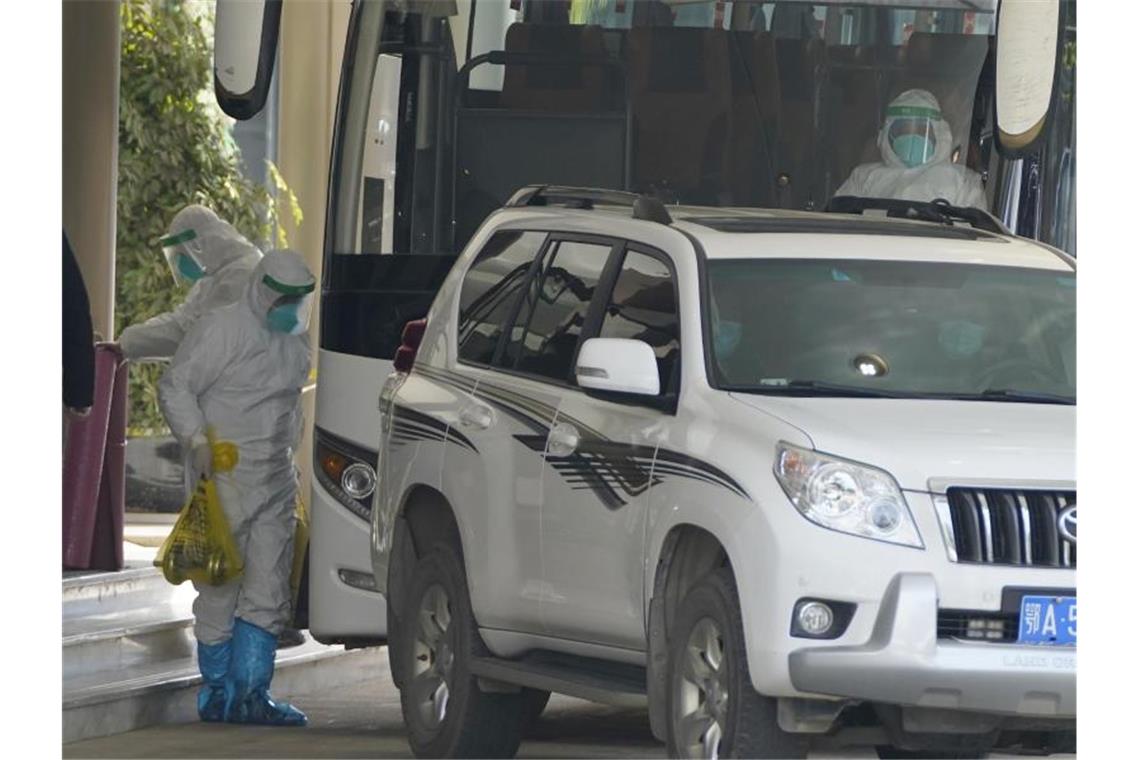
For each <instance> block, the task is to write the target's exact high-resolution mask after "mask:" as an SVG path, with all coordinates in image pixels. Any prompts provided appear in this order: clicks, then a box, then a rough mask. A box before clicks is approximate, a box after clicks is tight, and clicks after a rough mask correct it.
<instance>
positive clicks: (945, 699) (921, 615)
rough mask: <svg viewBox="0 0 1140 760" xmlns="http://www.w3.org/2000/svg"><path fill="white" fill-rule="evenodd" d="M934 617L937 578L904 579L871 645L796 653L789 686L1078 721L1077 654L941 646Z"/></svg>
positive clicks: (895, 583) (890, 596)
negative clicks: (1074, 718)
mask: <svg viewBox="0 0 1140 760" xmlns="http://www.w3.org/2000/svg"><path fill="white" fill-rule="evenodd" d="M937 616H938V589H937V586H936V585H935V582H934V577H933V576H932V575H929V574H925V573H900V574H898V575H896V576H895V577H894V578H893V579H892V581H891V584H890V586H889V587H888V589H887V593H886V595H885V597H884V598H883V604H882V606H881V607H880V609H879V615H878V617H877V618H876V620H875V626H874V629H873V631H872V634H871V638H870V639H869V640H868V642H867V643H866V644H862V645H859V646H834V647H827V646H824V647H815V648H810V649H799V650H797V651H795V652H792V653H791V654H790V655H789V660H788V667H789V671H790V676H791V680H792V684H793V685H794V686H795V688H796V689H798V690H800V691H803V692H811V693H815V694H827V695H832V696H837V697H847V698H850V699H860V700H869V701H872V702H882V703H888V704H896V705H915V706H919V707H931V708H943V709H951V710H965V711H973V712H986V713H997V714H1004V715H1017V716H1026V717H1030V716H1032V717H1049V718H1073V717H1076V713H1077V653H1076V649H1075V648H1073V649H1070V648H1055V647H1043V646H1019V645H1012V644H994V643H982V642H978V643H972V642H963V641H954V640H948V639H942V640H939V639H938V637H937V632H936V625H935V621H936V620H937Z"/></svg>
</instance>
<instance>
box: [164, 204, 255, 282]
mask: <svg viewBox="0 0 1140 760" xmlns="http://www.w3.org/2000/svg"><path fill="white" fill-rule="evenodd" d="M187 236H191V241H192V243H193V255H194V258H195V259H196V260H197V262H198V264H199V265H200V266H201V267H202V269H203V270H204V271H205V273H206V274H207V275H212V274H216V273H217V272H218V271H220V270H221V269H223V268H225V267H226V266H228V265H230V264H232V263H234V262H235V261H239V260H242V259H250V260H251V262H252V261H253V260H256V259H260V258H261V251H259V250H258V249H257V246H255V245H254V244H253V243H251V242H249V240H247V239H246V237H245V236H244V235H242V234H241V233H240V232H238V231H237V230H236V229H234V227H233V225H231V224H230V223H229V222H227V221H225V220H223V219H221V218H220V217H219V216H218V215H217V214H215V213H214V212H213V211H211V210H210V209H208V208H206V207H205V206H201V205H198V204H194V205H191V206H187V207H186V208H184V209H182V210H181V211H179V212H178V213H177V214H175V215H174V219H173V220H172V221H171V222H170V228H169V229H168V230H167V233H166V239H168V238H185V237H187Z"/></svg>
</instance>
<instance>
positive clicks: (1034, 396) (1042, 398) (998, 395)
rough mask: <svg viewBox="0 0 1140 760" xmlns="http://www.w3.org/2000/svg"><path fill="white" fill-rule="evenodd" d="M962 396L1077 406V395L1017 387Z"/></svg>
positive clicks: (992, 389)
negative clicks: (1040, 391)
mask: <svg viewBox="0 0 1140 760" xmlns="http://www.w3.org/2000/svg"><path fill="white" fill-rule="evenodd" d="M962 398H967V399H969V398H976V399H980V400H982V401H1011V402H1015V403H1022V404H1065V405H1067V406H1075V405H1076V403H1077V399H1076V397H1075V396H1062V395H1060V394H1058V393H1038V392H1037V391H1020V390H1017V389H1016V388H990V389H989V390H984V391H982V392H981V393H978V394H976V395H975V394H968V395H964V396H962Z"/></svg>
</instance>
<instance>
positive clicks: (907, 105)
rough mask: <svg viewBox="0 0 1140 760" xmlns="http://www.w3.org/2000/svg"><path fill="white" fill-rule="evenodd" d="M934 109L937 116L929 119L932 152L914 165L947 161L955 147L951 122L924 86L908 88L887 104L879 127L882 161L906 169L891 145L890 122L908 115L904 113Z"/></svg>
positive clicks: (927, 164) (931, 110)
mask: <svg viewBox="0 0 1140 760" xmlns="http://www.w3.org/2000/svg"><path fill="white" fill-rule="evenodd" d="M931 112H933V113H937V114H938V118H937V119H933V120H932V122H931V123H932V124H933V126H934V141H935V144H934V155H933V156H932V157H931V158H930V160H929V161H927V162H926V163H924V164H921V165H919V166H916V167H913V168H915V169H921V168H925V167H928V166H934V165H936V164H943V163H946V162H947V161H949V159H950V154H951V152H952V151H953V150H954V135H953V134H952V133H951V131H950V124H949V123H948V122H947V121H946V119H945V118H943V117H942V108H941V107H940V106H939V105H938V99H937V98H935V97H934V96H933V95H931V94H930V93H929V92H927V91H926V90H907V91H906V92H904V93H902V94H901V95H899V96H898V97H897V98H895V99H894V100H892V101H891V104H890V105H889V106H887V116H886V118H885V119H884V120H883V127H882V129H880V130H879V141H878V142H879V152H880V153H881V154H882V156H883V163H885V164H886V165H887V166H890V167H892V168H895V169H909V168H911V167H908V166H907V165H906V164H905V163H904V162H903V160H902V159H901V158H899V156H898V155H897V154H896V153H895V151H894V148H893V147H892V146H891V138H890V132H891V125H892V124H894V122H895V121H897V120H898V119H900V118H908V117H907V116H904V115H903V114H907V113H910V114H914V113H922V114H924V113H931Z"/></svg>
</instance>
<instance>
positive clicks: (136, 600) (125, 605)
mask: <svg viewBox="0 0 1140 760" xmlns="http://www.w3.org/2000/svg"><path fill="white" fill-rule="evenodd" d="M193 597H194V588H193V587H192V586H191V585H190V584H189V583H183V584H182V585H181V586H171V585H170V584H169V583H167V582H166V579H165V578H163V577H162V572H161V571H160V570H159V569H158V568H157V567H154V566H153V565H150V564H149V563H143V562H136V563H135V565H134V566H132V567H128V568H127V569H125V570H120V571H118V572H113V573H107V572H93V573H75V574H69V575H68V576H67V577H65V578H64V579H63V619H64V621H65V622H66V621H68V620H75V619H79V618H83V617H89V616H94V615H110V614H114V613H116V612H130V611H132V610H139V609H143V608H146V607H157V606H161V605H163V604H170V603H177V602H178V600H179V599H183V598H190V599H193Z"/></svg>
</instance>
